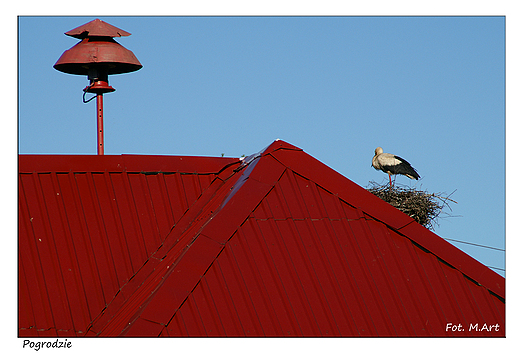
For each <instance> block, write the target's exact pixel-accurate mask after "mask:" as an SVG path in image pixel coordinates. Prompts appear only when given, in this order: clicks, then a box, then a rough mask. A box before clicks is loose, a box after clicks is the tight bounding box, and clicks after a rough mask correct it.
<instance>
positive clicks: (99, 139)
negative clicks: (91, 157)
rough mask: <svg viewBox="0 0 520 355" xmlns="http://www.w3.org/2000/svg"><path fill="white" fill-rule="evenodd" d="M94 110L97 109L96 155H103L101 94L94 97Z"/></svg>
mask: <svg viewBox="0 0 520 355" xmlns="http://www.w3.org/2000/svg"><path fill="white" fill-rule="evenodd" d="M96 103H97V105H96V108H97V130H98V132H97V143H98V147H97V153H98V155H104V154H105V148H104V146H103V143H104V142H103V141H104V138H103V94H97V96H96Z"/></svg>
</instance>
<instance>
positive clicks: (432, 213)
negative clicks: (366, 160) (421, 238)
mask: <svg viewBox="0 0 520 355" xmlns="http://www.w3.org/2000/svg"><path fill="white" fill-rule="evenodd" d="M367 190H368V191H370V192H371V193H372V194H374V195H376V196H377V197H379V198H380V199H382V200H383V201H386V202H388V203H389V204H391V205H392V206H394V207H395V208H397V209H398V210H400V211H401V212H404V213H406V214H407V215H408V216H410V217H412V218H413V219H414V220H415V221H417V222H418V223H420V224H421V225H423V226H425V227H426V228H428V229H429V230H434V225H439V223H438V217H439V216H440V215H441V213H445V214H448V216H450V214H449V213H446V212H443V209H445V208H449V210H450V211H451V207H450V205H449V202H454V203H457V202H456V201H453V200H452V199H450V198H449V197H450V196H451V195H453V193H455V191H453V192H452V193H451V194H449V195H448V196H445V195H446V194H444V193H437V194H435V193H428V192H427V191H419V190H416V189H415V188H412V187H408V186H404V185H392V186H390V184H389V183H387V184H385V185H380V184H378V183H376V182H374V181H370V185H369V187H368V188H367Z"/></svg>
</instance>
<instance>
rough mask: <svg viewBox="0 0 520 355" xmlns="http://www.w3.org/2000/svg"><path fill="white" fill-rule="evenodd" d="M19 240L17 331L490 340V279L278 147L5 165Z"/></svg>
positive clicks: (493, 309)
mask: <svg viewBox="0 0 520 355" xmlns="http://www.w3.org/2000/svg"><path fill="white" fill-rule="evenodd" d="M38 158H39V159H38ZM71 167H74V169H71ZM19 239H20V242H19V243H20V283H19V295H20V296H19V297H20V305H22V304H23V305H29V306H28V307H27V308H25V307H23V309H22V308H20V314H19V322H20V330H19V334H20V335H21V336H35V335H43V334H45V335H49V333H48V330H50V331H51V333H50V334H52V335H54V336H56V335H60V334H62V335H66V336H71V335H70V334H75V335H82V334H87V335H97V336H119V335H127V336H282V335H285V336H431V335H434V336H451V335H455V336H469V335H476V336H489V335H491V336H504V334H505V324H504V315H505V293H504V285H505V280H504V278H502V277H501V276H499V275H498V274H496V273H494V272H493V271H491V270H490V269H489V268H487V267H485V266H484V265H482V264H480V263H479V262H477V261H476V260H474V259H472V258H471V257H469V256H468V255H466V254H464V253H463V252H461V251H460V250H458V249H457V248H455V247H454V246H452V245H451V244H449V243H447V242H445V241H444V240H442V239H441V238H439V237H438V236H436V235H435V234H433V233H432V232H430V231H428V230H427V229H426V228H424V227H422V226H420V225H418V224H417V223H416V222H414V221H413V220H412V219H411V218H410V217H408V216H406V215H404V214H402V213H401V212H399V211H398V210H396V209H395V208H393V207H391V206H390V205H388V204H386V203H385V202H383V201H381V200H379V199H378V198H376V197H375V196H373V195H372V194H370V193H369V192H367V191H366V190H365V189H363V188H361V187H359V186H358V185H356V184H354V183H352V182H351V181H350V180H348V179H346V178H345V177H343V176H341V175H340V174H338V173H337V172H335V171H333V170H332V169H330V168H328V167H326V166H325V165H323V164H322V163H320V162H318V161H317V160H315V159H314V158H312V157H310V156H309V155H307V154H306V153H304V152H303V151H302V150H301V149H299V148H297V147H294V146H292V145H290V144H288V143H285V142H283V141H276V142H274V143H273V144H271V145H270V146H269V147H267V148H266V149H264V150H263V151H262V152H260V153H258V154H256V155H253V156H251V157H248V158H246V159H245V160H244V161H243V162H242V163H241V164H240V163H239V161H238V160H237V159H224V158H190V157H157V156H156V157H151V158H149V157H146V156H143V157H139V156H118V157H110V156H105V158H103V157H97V158H96V157H78V160H75V159H74V158H71V157H68V156H59V157H52V159H51V157H47V156H43V157H36V156H20V238H19ZM40 240H41V241H40ZM449 322H451V323H454V324H458V323H462V324H464V326H465V327H469V325H471V324H476V323H479V324H483V323H484V322H485V323H487V324H495V323H498V324H499V325H500V327H499V331H498V332H492V333H489V334H488V333H479V332H476V331H474V330H473V331H471V332H470V331H469V329H467V331H466V332H464V333H462V332H460V333H451V332H450V333H447V332H446V324H447V323H449ZM57 329H60V330H65V332H63V333H61V332H58V331H57Z"/></svg>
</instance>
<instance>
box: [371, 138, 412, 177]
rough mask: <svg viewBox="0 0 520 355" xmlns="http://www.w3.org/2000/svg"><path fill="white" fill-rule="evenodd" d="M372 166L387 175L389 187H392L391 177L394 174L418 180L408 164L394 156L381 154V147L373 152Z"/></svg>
mask: <svg viewBox="0 0 520 355" xmlns="http://www.w3.org/2000/svg"><path fill="white" fill-rule="evenodd" d="M372 166H373V167H374V169H376V170H381V171H383V172H385V173H387V174H388V179H390V185H392V178H391V175H395V174H400V175H404V176H407V177H409V178H410V179H415V180H417V179H419V178H420V176H419V174H418V173H417V171H416V170H415V169H414V168H413V167H412V166H411V165H410V163H408V162H407V161H406V160H404V159H403V158H400V157H398V156H396V155H393V154H389V153H383V148H381V147H377V148H376V150H375V155H374V157H373V158H372Z"/></svg>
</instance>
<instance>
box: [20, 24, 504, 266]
mask: <svg viewBox="0 0 520 355" xmlns="http://www.w3.org/2000/svg"><path fill="white" fill-rule="evenodd" d="M95 18H96V17H20V18H19V22H18V25H19V27H18V31H19V33H18V34H19V37H18V39H19V42H18V44H19V67H18V69H19V70H18V75H19V76H18V79H19V87H18V94H19V96H18V100H19V102H18V110H19V111H18V118H19V121H18V123H19V125H18V128H19V132H18V133H19V137H18V138H19V141H18V148H19V153H21V154H29V153H37V154H96V121H95V100H94V101H91V102H90V103H88V104H84V103H83V102H82V94H83V92H82V89H83V88H84V87H85V86H86V85H87V84H88V81H87V78H86V77H83V76H76V75H69V74H64V73H61V72H58V71H56V70H55V69H54V68H53V65H54V64H55V62H56V61H57V60H58V58H59V57H60V55H61V54H62V53H63V52H64V51H65V50H67V49H69V48H70V47H72V46H73V45H75V44H76V43H77V42H78V40H77V39H75V38H72V37H69V36H66V35H64V32H66V31H69V30H71V29H73V28H75V27H78V26H80V25H82V24H84V23H87V22H89V21H91V20H93V19H95ZM99 18H100V19H101V20H103V21H105V22H108V23H110V24H112V25H114V26H116V27H119V28H121V29H123V30H125V31H128V32H130V33H131V34H132V35H131V36H129V37H122V38H118V39H116V40H117V41H118V42H119V43H120V44H121V45H123V46H124V47H126V48H127V49H129V50H131V51H132V52H133V53H134V54H135V55H136V57H137V58H138V59H139V61H140V62H141V64H143V68H142V69H141V70H139V71H137V72H134V73H129V74H122V75H113V76H110V78H109V81H110V85H112V86H113V87H114V88H115V89H116V91H115V92H114V93H109V94H105V96H104V98H105V99H104V115H105V121H104V123H105V154H160V155H199V156H221V154H224V155H225V156H228V157H239V156H241V155H249V154H252V153H255V152H257V151H259V150H261V149H263V148H264V147H266V146H267V145H269V144H270V143H272V142H273V141H274V140H275V139H278V138H279V139H283V140H285V141H287V142H289V143H291V144H294V145H296V146H298V147H300V148H302V149H303V150H304V151H306V152H307V153H309V154H310V155H312V156H314V157H315V158H317V159H318V160H320V161H322V162H323V163H325V164H327V165H328V166H330V167H331V168H333V169H335V170H336V171H338V172H340V173H341V174H343V175H344V176H346V177H348V178H349V179H351V180H352V181H354V182H355V183H357V184H359V185H361V186H363V187H367V186H368V184H369V182H370V181H375V182H378V183H383V182H385V181H386V180H387V176H386V175H385V174H383V173H381V172H379V171H376V170H374V169H373V168H372V167H371V166H370V162H371V159H372V156H373V154H374V149H375V148H376V147H377V146H381V147H383V149H384V150H385V151H386V152H389V153H394V154H397V155H399V156H401V157H403V158H405V159H407V160H408V161H409V162H410V163H411V164H412V165H413V166H414V167H415V168H416V169H417V171H418V172H419V174H420V175H421V176H422V178H421V180H419V182H415V181H411V180H409V179H407V178H406V177H402V176H400V177H397V182H398V183H401V184H405V185H407V186H413V187H416V188H418V189H421V190H427V191H428V192H435V193H442V192H443V193H446V194H449V193H451V192H454V191H455V193H454V194H453V195H452V196H451V198H453V199H454V200H455V201H457V204H453V203H452V204H451V207H452V209H453V210H452V211H451V212H450V211H448V212H450V213H451V214H452V215H453V216H458V217H449V218H443V219H440V220H439V223H440V225H439V226H437V227H436V229H435V232H436V233H437V234H438V235H439V236H441V237H443V238H447V239H452V240H458V241H463V242H467V243H473V244H478V245H485V246H489V247H493V248H498V249H502V250H504V249H505V175H504V174H505V18H504V17H104V16H100V17H99ZM452 243H453V244H454V245H456V246H457V247H458V248H460V249H462V250H463V251H465V252H466V253H468V254H469V255H471V256H473V257H474V258H476V259H477V260H479V261H480V262H482V263H483V264H484V265H487V266H490V267H494V268H495V269H494V270H495V271H496V272H498V273H499V274H501V275H505V273H504V271H502V270H500V269H505V252H503V251H499V250H493V249H488V248H482V247H477V246H472V245H468V244H463V243H459V242H453V241H452ZM497 268H498V269H497Z"/></svg>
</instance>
